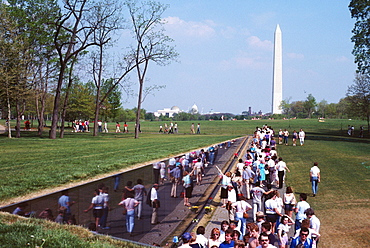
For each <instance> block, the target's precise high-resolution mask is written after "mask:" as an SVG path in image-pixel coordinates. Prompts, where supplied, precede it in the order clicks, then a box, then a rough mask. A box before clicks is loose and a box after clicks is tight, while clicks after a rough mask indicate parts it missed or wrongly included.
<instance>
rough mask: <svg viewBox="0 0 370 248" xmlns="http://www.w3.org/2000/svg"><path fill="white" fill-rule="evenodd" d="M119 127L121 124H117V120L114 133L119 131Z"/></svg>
mask: <svg viewBox="0 0 370 248" xmlns="http://www.w3.org/2000/svg"><path fill="white" fill-rule="evenodd" d="M120 127H121V124H119V123H118V122H116V133H120V132H121V130H120Z"/></svg>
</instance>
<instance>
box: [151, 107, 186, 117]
mask: <svg viewBox="0 0 370 248" xmlns="http://www.w3.org/2000/svg"><path fill="white" fill-rule="evenodd" d="M181 112H182V111H181V110H180V108H179V107H177V106H173V107H172V108H164V109H162V110H157V111H156V112H154V116H155V117H161V116H167V117H170V118H172V117H173V115H174V114H178V113H181Z"/></svg>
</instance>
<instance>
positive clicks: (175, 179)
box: [170, 162, 181, 198]
mask: <svg viewBox="0 0 370 248" xmlns="http://www.w3.org/2000/svg"><path fill="white" fill-rule="evenodd" d="M180 165H181V164H180V163H179V162H177V163H176V167H175V168H173V169H172V170H170V174H171V180H172V188H171V197H174V198H177V186H178V185H179V184H180V180H181V169H180Z"/></svg>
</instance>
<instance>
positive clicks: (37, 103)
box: [0, 0, 178, 139]
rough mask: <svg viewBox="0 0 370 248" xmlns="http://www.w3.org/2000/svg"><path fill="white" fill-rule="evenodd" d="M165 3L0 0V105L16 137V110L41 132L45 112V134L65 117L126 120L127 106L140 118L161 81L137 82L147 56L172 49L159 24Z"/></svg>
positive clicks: (154, 58)
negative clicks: (130, 101) (125, 102)
mask: <svg viewBox="0 0 370 248" xmlns="http://www.w3.org/2000/svg"><path fill="white" fill-rule="evenodd" d="M167 7H168V6H167V5H163V4H161V3H159V2H154V1H146V2H140V1H136V0H118V1H117V0H64V1H57V0H8V1H2V2H1V3H0V20H1V21H0V75H1V77H0V107H1V109H2V113H3V116H2V118H4V119H5V118H6V119H13V118H15V119H16V120H17V124H16V127H17V128H16V130H17V131H16V137H20V125H21V121H22V117H23V116H26V117H34V118H35V119H37V120H38V134H39V135H40V136H41V135H42V134H43V129H44V126H45V117H49V118H50V119H51V121H52V124H51V127H50V132H49V138H51V139H55V138H56V136H57V130H60V132H59V137H60V138H63V135H64V126H65V123H67V122H69V121H72V120H79V119H81V120H92V121H93V123H94V124H96V123H97V121H98V120H101V119H104V120H107V121H132V120H133V119H132V114H134V116H135V117H134V120H136V123H139V121H140V119H141V118H142V117H143V116H144V115H145V111H143V113H142V110H141V104H142V102H143V101H144V99H145V97H146V96H147V95H148V94H151V93H153V91H155V90H158V89H160V88H162V87H164V86H157V85H151V86H149V87H145V86H144V83H145V81H146V72H147V71H148V66H149V64H150V63H156V64H159V65H166V64H168V63H169V62H170V61H172V60H174V59H175V58H176V57H177V56H178V54H177V53H176V52H175V50H174V47H173V46H171V45H169V44H170V43H171V42H172V41H173V40H172V39H171V38H169V37H168V36H166V35H165V34H164V29H163V28H162V25H163V21H162V19H161V18H162V17H161V16H162V14H163V13H164V11H165V10H166V8H167ZM123 33H125V34H126V35H125V36H124V37H122V34H123ZM127 34H130V35H129V36H130V37H127ZM119 38H120V40H119ZM118 40H119V42H120V43H119V44H118ZM124 47H125V49H123V48H124ZM121 51H122V52H121ZM132 75H134V77H135V79H136V81H137V83H138V85H139V87H138V88H139V90H138V92H137V93H134V92H133V90H132V89H131V87H132V86H133V85H134V84H133V83H132V82H131V80H130V77H131V76H132ZM135 88H136V87H135ZM122 93H124V94H125V95H123V94H122ZM129 96H135V97H137V103H138V104H137V107H136V110H125V109H122V107H121V101H122V99H123V98H124V97H126V98H127V97H129ZM8 123H9V127H8V128H9V132H8V136H9V137H11V132H10V122H8ZM57 128H58V129H57ZM97 129H98V127H97V125H94V129H93V130H94V131H93V135H97V134H98V132H97ZM138 133H139V132H137V130H135V138H137V137H138Z"/></svg>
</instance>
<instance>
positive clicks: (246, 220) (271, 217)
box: [13, 125, 321, 248]
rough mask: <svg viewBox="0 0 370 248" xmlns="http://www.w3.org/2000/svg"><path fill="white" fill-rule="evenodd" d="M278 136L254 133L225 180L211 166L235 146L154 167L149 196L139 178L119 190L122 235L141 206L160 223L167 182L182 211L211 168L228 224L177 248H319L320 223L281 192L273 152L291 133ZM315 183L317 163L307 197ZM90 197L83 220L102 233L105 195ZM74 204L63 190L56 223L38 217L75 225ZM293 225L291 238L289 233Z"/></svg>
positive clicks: (303, 199) (265, 130) (185, 238)
mask: <svg viewBox="0 0 370 248" xmlns="http://www.w3.org/2000/svg"><path fill="white" fill-rule="evenodd" d="M85 126H86V125H85ZM175 127H176V129H177V126H175V125H173V130H175ZM199 129H200V127H199ZM277 137H278V143H277V142H276V141H275V132H274V130H273V129H272V128H271V127H268V126H267V125H265V126H263V127H262V128H258V127H257V128H256V130H255V132H254V136H253V139H252V142H251V144H250V147H249V148H248V149H247V152H246V153H245V154H242V156H239V157H240V159H238V163H237V164H236V165H235V168H233V169H232V170H231V171H227V172H225V173H224V172H223V171H222V170H221V169H220V168H219V167H218V166H217V165H215V161H216V158H217V155H218V152H219V150H220V149H222V148H228V147H230V146H231V143H232V142H233V141H228V142H225V143H222V144H218V145H215V146H211V147H209V148H208V149H201V150H197V151H193V152H190V153H187V154H185V155H183V156H181V157H173V158H170V159H169V160H168V162H167V163H165V162H164V161H159V162H155V163H153V168H152V169H153V178H154V182H153V185H152V187H151V188H150V190H148V191H147V190H146V189H145V187H144V185H143V181H142V180H141V179H138V180H137V182H136V185H133V182H132V181H128V182H126V186H125V187H124V189H123V195H122V199H121V201H120V202H119V203H118V205H119V206H121V207H122V209H123V214H124V215H125V216H126V217H125V219H126V229H127V232H128V233H129V234H130V235H132V232H133V230H134V226H135V218H138V219H141V218H142V209H143V205H144V204H148V205H149V206H150V207H151V208H152V214H151V218H150V220H151V224H152V225H157V224H158V223H159V221H158V210H159V208H160V205H161V203H160V200H159V196H158V193H159V192H158V188H159V186H160V185H164V183H165V182H171V183H170V184H171V191H170V197H172V198H178V197H183V199H184V201H183V204H184V205H185V206H187V207H191V206H192V204H191V198H192V192H193V189H194V187H196V186H198V185H202V181H203V176H204V175H205V173H206V168H207V167H208V166H214V167H215V168H217V170H218V172H219V177H220V187H221V189H220V199H221V200H220V201H221V204H220V208H223V209H225V211H227V214H228V219H227V220H224V221H222V222H221V225H220V228H213V229H212V231H211V233H210V236H209V237H206V236H205V228H204V227H203V226H199V227H198V228H197V231H196V233H184V234H183V235H182V237H181V242H182V245H181V246H180V247H182V248H188V247H199V248H218V247H219V248H226V247H239V248H241V247H242V248H246V247H248V248H256V247H264V248H266V247H270V248H272V247H276V246H278V247H279V248H286V247H291V248H295V247H305V248H310V247H317V244H318V242H319V238H320V234H319V231H320V221H319V219H318V218H317V217H316V216H315V212H314V210H313V209H312V208H311V207H310V204H309V203H308V202H307V194H305V193H301V194H300V195H299V201H297V200H296V197H295V194H294V192H293V189H292V187H290V186H288V187H286V188H285V189H283V185H284V182H285V178H286V176H287V173H288V172H290V169H289V168H288V166H287V164H286V162H285V161H284V160H283V158H282V157H280V156H278V153H277V150H276V146H277V145H278V144H285V145H288V144H289V139H288V137H289V132H288V131H287V130H284V131H283V130H282V129H280V130H279V132H278V135H277ZM297 139H299V142H300V145H301V146H303V145H304V139H305V133H304V131H303V130H302V129H301V130H300V131H299V132H298V133H297V132H295V131H293V136H292V141H293V146H295V145H296V140H297ZM320 180H321V177H320V169H319V168H318V163H317V162H315V163H314V165H313V167H312V168H311V170H310V181H311V183H312V191H313V196H316V194H317V192H318V183H319V182H320ZM118 185H119V177H115V187H114V190H115V191H116V190H117V189H118ZM167 185H168V184H167ZM93 193H94V195H93V197H92V200H91V205H90V206H89V207H88V208H87V209H85V210H84V212H85V213H87V212H89V211H90V210H93V216H94V218H95V221H94V223H92V224H91V225H90V226H89V228H90V229H91V230H94V231H96V230H98V229H108V228H109V227H107V226H106V222H107V216H108V211H109V195H108V188H107V187H106V186H105V185H100V186H99V187H98V189H96V190H94V192H93ZM248 200H250V201H249V202H248ZM74 203H75V202H74V201H71V199H70V198H69V196H68V191H63V192H62V196H61V197H60V198H59V200H58V206H59V209H58V216H57V217H56V218H54V217H53V216H52V211H51V210H50V209H45V210H44V211H42V212H41V213H40V215H39V217H40V218H44V219H48V220H54V221H56V222H58V223H65V224H75V223H76V222H75V219H74V216H73V215H72V213H71V206H72V205H73V204H74ZM24 208H25V206H23V205H20V206H18V207H17V209H16V210H15V211H14V212H13V213H14V214H20V215H23V214H24V215H25V213H23V212H22V211H23V209H24ZM250 213H251V216H249V215H250ZM293 213H295V214H293ZM292 226H294V231H291V230H290V229H291V227H292Z"/></svg>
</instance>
